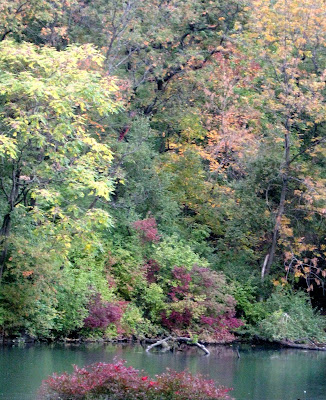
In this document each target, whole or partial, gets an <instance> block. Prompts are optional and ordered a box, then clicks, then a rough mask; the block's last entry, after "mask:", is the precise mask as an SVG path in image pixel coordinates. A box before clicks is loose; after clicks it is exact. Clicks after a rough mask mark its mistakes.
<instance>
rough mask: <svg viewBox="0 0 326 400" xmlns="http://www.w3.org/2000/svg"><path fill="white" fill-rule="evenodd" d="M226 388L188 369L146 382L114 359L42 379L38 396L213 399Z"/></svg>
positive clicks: (112, 399)
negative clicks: (113, 361)
mask: <svg viewBox="0 0 326 400" xmlns="http://www.w3.org/2000/svg"><path fill="white" fill-rule="evenodd" d="M229 391H230V389H227V388H223V387H216V386H215V384H214V382H213V381H209V380H206V379H203V378H202V377H201V376H193V375H191V374H190V373H188V372H181V373H177V372H174V371H167V372H166V373H164V374H162V375H157V376H156V377H155V380H152V381H148V377H147V376H141V375H140V374H139V371H137V370H136V369H134V368H133V367H126V366H125V365H124V362H123V361H118V362H115V363H114V364H105V363H98V364H93V365H91V366H89V367H86V368H78V367H76V366H74V372H73V373H72V374H71V375H69V374H67V373H64V374H62V375H57V374H54V375H53V376H52V377H50V378H48V379H47V380H45V381H43V383H42V386H41V389H40V392H39V399H40V400H41V399H44V400H45V399H48V400H49V399H52V400H59V399H61V400H68V399H80V400H86V398H89V396H94V398H95V397H96V396H101V395H104V396H106V398H110V400H123V399H126V398H128V399H129V400H157V399H161V400H168V399H169V400H195V399H196V400H216V399H230V397H229V396H228V395H227V393H228V392H229Z"/></svg>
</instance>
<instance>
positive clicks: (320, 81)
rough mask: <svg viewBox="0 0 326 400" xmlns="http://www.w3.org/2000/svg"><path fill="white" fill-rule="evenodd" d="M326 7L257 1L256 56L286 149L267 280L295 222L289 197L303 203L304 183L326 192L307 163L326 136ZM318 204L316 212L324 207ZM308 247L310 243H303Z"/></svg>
mask: <svg viewBox="0 0 326 400" xmlns="http://www.w3.org/2000/svg"><path fill="white" fill-rule="evenodd" d="M323 9H324V3H323V2H322V1H317V2H316V1H290V2H283V1H276V2H273V4H267V3H266V2H263V1H260V0H258V1H254V2H253V5H252V11H253V13H252V19H251V30H252V34H251V38H253V42H252V43H254V46H253V48H254V50H255V55H254V57H255V59H256V60H259V63H260V65H261V66H262V75H261V78H260V79H261V82H260V84H261V96H260V98H261V101H262V104H263V109H264V112H265V114H266V115H267V116H268V119H269V124H268V126H267V128H268V129H269V130H270V131H271V132H272V134H273V135H274V140H275V141H276V142H279V143H281V145H282V146H283V148H284V154H283V159H282V162H281V165H280V168H279V173H278V177H276V178H275V180H278V181H280V184H281V190H280V193H279V200H278V205H277V207H276V208H275V222H274V228H273V231H272V235H271V242H270V248H269V250H268V252H267V254H266V257H265V260H264V263H263V266H262V272H261V275H262V279H264V277H265V275H267V274H268V273H269V272H270V268H271V266H272V264H273V262H274V259H275V254H276V250H277V243H278V239H279V236H280V233H281V230H282V229H283V228H284V229H285V227H286V225H287V222H286V221H289V215H288V216H287V217H286V205H287V203H288V202H289V199H290V198H291V197H292V199H296V198H298V194H299V196H300V193H301V200H298V201H297V204H298V202H301V204H302V199H303V197H302V189H303V187H305V189H303V190H304V192H306V193H307V192H310V193H311V192H316V194H317V193H318V192H320V190H318V186H320V185H318V183H317V180H318V175H319V173H317V174H318V175H317V176H316V179H314V181H315V182H314V184H312V185H311V183H312V180H311V178H310V177H309V178H307V172H308V171H307V168H309V167H308V165H310V166H311V164H309V162H310V160H311V151H312V149H314V150H313V151H316V149H318V148H320V147H322V145H323V142H324V140H325V139H324V129H323V123H324V122H325V104H324V88H325V82H324V75H323V69H324V66H325V57H324V51H325V43H326V42H325V35H324V33H325V29H326V25H325V19H324V18H323V17H322V11H323ZM257 54H259V55H260V56H259V58H257ZM315 171H316V169H315ZM308 175H309V173H308ZM307 179H308V180H307ZM312 186H313V187H314V188H312ZM306 205H307V202H306ZM298 208H301V210H303V208H302V207H298ZM308 208H309V207H308ZM317 208H318V207H317ZM317 208H315V212H319V211H318V209H317ZM282 226H283V228H282ZM284 229H283V230H284ZM304 250H307V248H306V249H304V248H302V251H304Z"/></svg>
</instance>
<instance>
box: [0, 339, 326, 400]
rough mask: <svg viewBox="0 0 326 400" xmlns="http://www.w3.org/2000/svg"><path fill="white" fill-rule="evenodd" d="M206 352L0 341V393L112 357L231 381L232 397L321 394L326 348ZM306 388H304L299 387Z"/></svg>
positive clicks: (24, 394)
mask: <svg viewBox="0 0 326 400" xmlns="http://www.w3.org/2000/svg"><path fill="white" fill-rule="evenodd" d="M211 352H212V354H211V356H209V357H206V356H204V355H202V354H201V353H200V352H198V351H197V350H196V349H190V350H188V351H185V352H177V353H174V354H172V353H170V352H168V353H164V354H158V353H152V354H148V353H146V352H145V351H144V350H143V349H142V347H141V346H130V345H99V344H91V345H78V346H75V345H51V346H50V345H33V346H25V347H17V346H4V347H0V399H1V400H4V399H5V400H31V399H35V397H36V391H37V389H38V387H39V386H40V384H41V382H42V379H44V378H46V377H47V376H48V375H50V374H52V373H53V372H63V371H69V372H71V371H72V364H77V365H79V366H83V365H87V364H91V363H93V362H98V361H103V362H110V361H112V360H113V358H114V357H118V358H122V359H124V360H127V364H128V365H132V366H134V367H135V368H138V369H143V370H145V371H146V374H148V375H155V374H157V373H161V372H162V371H164V370H165V368H166V367H169V368H171V369H175V370H184V369H188V370H190V371H191V372H192V373H199V372H200V373H202V374H205V375H207V376H208V377H210V378H212V379H214V380H215V381H216V382H218V383H220V384H222V385H224V386H227V387H233V388H234V390H233V392H232V396H233V397H234V398H236V400H297V399H300V400H326V379H325V378H326V352H325V353H324V352H314V351H302V350H292V349H291V350H277V349H263V348H257V347H253V348H252V347H240V359H239V358H238V356H237V353H236V351H235V350H234V349H233V348H232V347H224V346H218V347H213V348H212V349H211ZM305 391H306V393H305Z"/></svg>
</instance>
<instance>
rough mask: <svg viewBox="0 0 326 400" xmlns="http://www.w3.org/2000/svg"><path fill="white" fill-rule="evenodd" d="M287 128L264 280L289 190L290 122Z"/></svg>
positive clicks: (263, 271) (263, 270) (273, 256)
mask: <svg viewBox="0 0 326 400" xmlns="http://www.w3.org/2000/svg"><path fill="white" fill-rule="evenodd" d="M285 128H286V130H287V133H286V134H285V135H284V139H285V143H284V158H285V160H284V164H283V167H284V171H283V173H282V191H281V196H280V202H279V206H278V210H277V214H276V219H275V224H274V229H273V236H272V244H271V247H270V250H269V252H268V253H267V255H266V257H265V260H264V263H263V266H262V270H261V280H262V281H263V280H264V279H265V276H266V275H268V274H269V273H270V270H271V266H272V264H273V261H274V258H275V253H276V248H277V240H278V237H279V232H280V228H281V220H282V217H283V215H284V209H285V201H286V193H287V190H288V180H289V167H290V137H289V134H290V133H289V128H288V122H286V124H285Z"/></svg>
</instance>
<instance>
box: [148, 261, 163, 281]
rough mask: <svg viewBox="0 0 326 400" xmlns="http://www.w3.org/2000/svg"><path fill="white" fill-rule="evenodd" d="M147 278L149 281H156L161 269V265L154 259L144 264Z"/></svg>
mask: <svg viewBox="0 0 326 400" xmlns="http://www.w3.org/2000/svg"><path fill="white" fill-rule="evenodd" d="M144 269H145V274H146V280H147V282H148V283H156V282H157V276H158V274H159V272H160V270H161V266H160V265H159V264H158V263H157V262H156V261H155V260H152V259H149V260H148V261H147V263H146V264H145V265H144Z"/></svg>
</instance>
